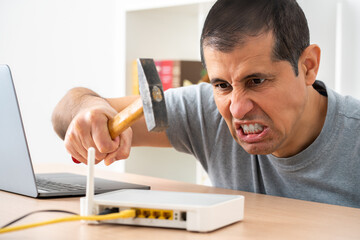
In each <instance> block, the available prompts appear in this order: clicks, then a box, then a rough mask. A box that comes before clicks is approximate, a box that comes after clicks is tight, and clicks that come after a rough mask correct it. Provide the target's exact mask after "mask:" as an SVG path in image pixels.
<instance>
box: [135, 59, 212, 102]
mask: <svg viewBox="0 0 360 240" xmlns="http://www.w3.org/2000/svg"><path fill="white" fill-rule="evenodd" d="M154 62H155V65H156V69H157V71H158V73H159V77H160V80H161V82H162V84H163V89H164V91H166V90H168V89H169V88H176V87H183V86H189V85H192V84H198V83H200V82H209V79H208V77H207V73H206V71H205V69H204V68H203V65H202V63H201V62H200V61H187V60H154ZM132 94H134V95H138V94H139V79H138V75H137V63H136V60H134V61H133V64H132Z"/></svg>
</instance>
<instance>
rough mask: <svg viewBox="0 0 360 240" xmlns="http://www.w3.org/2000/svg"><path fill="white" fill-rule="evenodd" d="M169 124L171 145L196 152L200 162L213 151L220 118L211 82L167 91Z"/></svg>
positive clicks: (168, 130) (168, 133)
mask: <svg viewBox="0 0 360 240" xmlns="http://www.w3.org/2000/svg"><path fill="white" fill-rule="evenodd" d="M165 98H166V105H167V106H166V107H167V112H168V119H169V128H168V129H167V131H166V133H167V136H168V138H169V140H170V143H171V144H172V146H173V147H174V148H175V149H176V150H178V151H180V152H185V153H189V154H193V155H194V156H195V157H196V158H197V159H199V160H200V161H201V162H204V161H206V159H208V158H209V154H211V151H212V148H213V145H214V141H216V140H215V137H216V135H217V133H216V131H217V130H218V128H217V126H219V124H220V122H221V119H222V117H221V115H220V114H219V112H218V110H217V108H216V105H215V102H214V98H213V90H212V86H211V85H210V84H208V83H201V84H198V85H193V86H189V87H181V88H174V89H169V90H167V91H166V92H165Z"/></svg>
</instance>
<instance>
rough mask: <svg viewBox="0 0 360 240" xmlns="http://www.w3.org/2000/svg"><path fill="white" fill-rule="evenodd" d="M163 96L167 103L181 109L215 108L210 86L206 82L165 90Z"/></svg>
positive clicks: (209, 109)
mask: <svg viewBox="0 0 360 240" xmlns="http://www.w3.org/2000/svg"><path fill="white" fill-rule="evenodd" d="M165 98H166V104H167V105H169V106H174V107H180V108H182V109H183V110H185V109H187V110H191V109H193V110H195V109H196V110H197V111H205V112H207V111H214V110H215V109H216V105H215V102H214V97H213V90H212V86H211V85H210V84H208V83H200V84H197V85H192V86H188V87H180V88H173V89H169V90H167V91H166V92H165Z"/></svg>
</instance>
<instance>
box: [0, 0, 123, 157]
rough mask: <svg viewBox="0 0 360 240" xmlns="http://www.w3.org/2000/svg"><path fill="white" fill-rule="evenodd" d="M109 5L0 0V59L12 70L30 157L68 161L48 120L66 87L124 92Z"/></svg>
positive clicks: (93, 1)
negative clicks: (84, 87) (85, 87)
mask: <svg viewBox="0 0 360 240" xmlns="http://www.w3.org/2000/svg"><path fill="white" fill-rule="evenodd" d="M114 6H115V1H101V0H89V1H88V0H56V1H53V0H50V1H49V0H31V1H28V0H0V64H8V65H9V66H10V68H11V70H12V73H13V78H14V82H15V86H16V90H17V93H18V97H19V102H20V106H21V110H22V115H23V121H24V123H25V130H26V133H27V138H28V142H29V147H30V150H31V155H32V157H33V160H34V161H35V162H41V161H43V162H45V161H64V160H65V161H71V160H70V158H69V155H68V154H67V153H66V151H65V149H64V146H63V142H62V141H61V140H60V139H59V138H58V137H57V136H56V134H55V133H54V131H53V130H52V126H51V113H52V110H53V108H54V107H55V105H56V103H57V102H58V101H59V100H60V98H61V97H62V96H63V95H64V94H65V92H66V91H67V90H68V89H70V88H72V87H75V86H87V87H89V88H91V89H95V90H96V91H97V92H99V93H100V94H102V95H104V96H119V95H121V94H124V92H125V91H124V88H123V87H122V86H123V85H124V83H123V82H121V81H120V80H119V79H120V77H119V75H120V72H118V66H119V56H120V55H121V53H119V52H116V51H115V50H116V49H117V47H116V45H118V38H119V36H118V35H117V33H116V32H117V31H116V30H117V29H118V28H119V27H118V24H119V23H118V21H116V20H117V19H116V16H115V14H114V13H115V10H114V9H115V8H114ZM1 104H3V103H1Z"/></svg>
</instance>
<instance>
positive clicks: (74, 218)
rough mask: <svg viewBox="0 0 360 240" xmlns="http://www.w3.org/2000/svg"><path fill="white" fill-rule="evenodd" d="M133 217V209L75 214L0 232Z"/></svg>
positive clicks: (4, 229) (8, 228)
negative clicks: (85, 214)
mask: <svg viewBox="0 0 360 240" xmlns="http://www.w3.org/2000/svg"><path fill="white" fill-rule="evenodd" d="M133 217H135V210H133V209H129V210H123V211H121V212H118V213H110V214H106V215H92V216H80V215H75V216H71V217H64V218H57V219H53V220H49V221H44V222H38V223H31V224H25V225H20V226H15V227H5V228H1V229H0V234H2V233H7V232H12V231H19V230H23V229H27V228H33V227H39V226H43V225H48V224H53V223H60V222H70V221H78V220H86V221H103V220H111V219H117V218H133Z"/></svg>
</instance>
